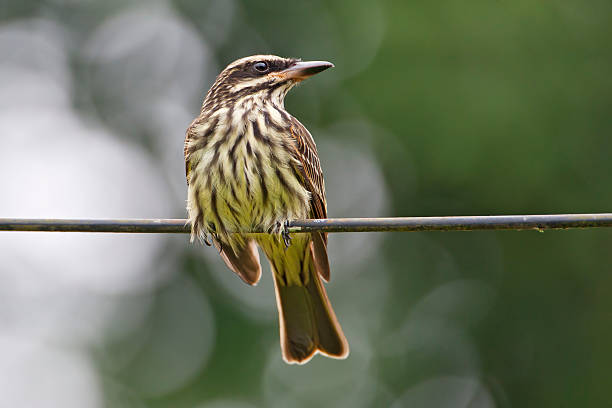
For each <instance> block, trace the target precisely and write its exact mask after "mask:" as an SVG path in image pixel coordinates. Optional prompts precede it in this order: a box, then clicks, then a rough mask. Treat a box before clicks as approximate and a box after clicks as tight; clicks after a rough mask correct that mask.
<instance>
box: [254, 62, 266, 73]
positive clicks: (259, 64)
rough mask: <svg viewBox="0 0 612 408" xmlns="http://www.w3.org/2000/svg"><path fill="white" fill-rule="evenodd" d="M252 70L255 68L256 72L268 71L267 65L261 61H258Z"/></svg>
mask: <svg viewBox="0 0 612 408" xmlns="http://www.w3.org/2000/svg"><path fill="white" fill-rule="evenodd" d="M253 68H255V70H256V71H258V72H266V71H267V70H268V64H266V63H265V62H263V61H259V62H256V63H255V65H253Z"/></svg>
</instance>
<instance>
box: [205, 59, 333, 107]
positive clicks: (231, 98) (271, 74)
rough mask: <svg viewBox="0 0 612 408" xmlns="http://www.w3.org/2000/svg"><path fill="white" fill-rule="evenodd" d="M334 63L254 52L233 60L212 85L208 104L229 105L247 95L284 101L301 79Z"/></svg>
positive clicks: (206, 101)
mask: <svg viewBox="0 0 612 408" xmlns="http://www.w3.org/2000/svg"><path fill="white" fill-rule="evenodd" d="M333 66H334V64H332V63H331V62H327V61H301V60H299V59H295V58H282V57H277V56H275V55H253V56H250V57H245V58H241V59H239V60H236V61H234V62H232V63H231V64H229V65H228V66H227V67H226V68H225V69H224V70H223V71H222V72H221V73H220V74H219V76H218V77H217V79H216V80H215V83H214V84H213V86H212V87H211V88H210V91H209V92H208V95H207V97H206V100H205V101H204V108H206V107H207V104H208V105H210V106H209V107H210V108H213V107H215V106H216V107H221V106H228V105H229V104H232V103H235V102H236V101H239V100H242V99H243V98H244V97H247V98H256V99H260V100H262V101H267V100H269V101H271V102H278V103H281V104H282V103H283V100H284V97H285V95H286V94H287V92H288V91H289V90H290V89H291V88H292V87H294V86H295V85H296V84H297V83H298V82H300V81H303V80H304V79H306V78H308V77H311V76H312V75H314V74H317V73H319V72H321V71H324V70H326V69H327V68H331V67H333Z"/></svg>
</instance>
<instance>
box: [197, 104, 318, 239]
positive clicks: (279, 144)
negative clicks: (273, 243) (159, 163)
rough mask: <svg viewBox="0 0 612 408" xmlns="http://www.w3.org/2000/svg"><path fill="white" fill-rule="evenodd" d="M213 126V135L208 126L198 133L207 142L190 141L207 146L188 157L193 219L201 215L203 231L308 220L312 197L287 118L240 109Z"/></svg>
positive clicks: (235, 229)
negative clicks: (294, 147) (298, 159)
mask: <svg viewBox="0 0 612 408" xmlns="http://www.w3.org/2000/svg"><path fill="white" fill-rule="evenodd" d="M287 115H288V114H287ZM210 123H211V124H212V123H214V124H215V127H214V129H213V130H212V131H210V130H211V129H209V128H208V127H207V126H206V125H205V126H202V127H201V129H199V130H198V133H197V134H201V135H202V137H206V138H207V139H206V141H205V142H203V141H202V140H199V141H198V137H195V138H194V140H193V141H191V142H190V143H191V144H192V145H197V144H198V143H199V146H201V147H200V148H199V149H197V150H194V151H192V152H191V153H190V155H189V157H188V166H189V167H190V175H189V179H190V180H189V200H188V201H189V203H188V208H189V211H190V216H191V218H193V220H195V219H197V218H198V216H199V215H200V217H199V218H201V219H202V222H203V223H204V225H203V227H208V229H211V228H210V227H211V226H210V225H208V224H212V226H213V227H214V228H216V230H219V229H226V230H228V231H230V230H233V231H237V230H245V229H269V228H270V227H272V226H273V225H274V224H275V223H277V222H283V221H285V220H287V219H298V218H306V217H307V215H308V213H309V210H310V208H309V202H310V194H309V192H308V190H307V189H306V187H305V186H304V184H303V179H302V177H301V175H300V172H299V162H298V161H297V160H296V159H295V158H294V156H293V155H292V149H293V141H292V139H291V134H290V131H289V128H288V127H286V126H283V117H282V114H281V113H279V112H276V111H274V110H271V111H262V110H260V109H249V110H246V109H245V110H240V109H235V110H234V111H233V112H231V115H230V114H228V115H227V116H225V117H222V118H216V119H211V121H210ZM210 126H212V125H209V127H210ZM192 213H194V214H192ZM193 220H192V222H193Z"/></svg>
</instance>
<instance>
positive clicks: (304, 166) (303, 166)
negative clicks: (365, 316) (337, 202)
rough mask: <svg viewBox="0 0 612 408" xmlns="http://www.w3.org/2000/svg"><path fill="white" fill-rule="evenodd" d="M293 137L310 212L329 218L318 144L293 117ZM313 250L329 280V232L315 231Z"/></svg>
mask: <svg viewBox="0 0 612 408" xmlns="http://www.w3.org/2000/svg"><path fill="white" fill-rule="evenodd" d="M291 137H292V139H293V142H294V143H293V145H294V147H295V150H294V151H293V156H294V157H295V158H296V159H297V160H298V162H299V163H300V168H299V169H298V170H299V171H300V173H301V174H302V177H303V178H304V183H305V185H306V188H307V189H308V191H309V192H310V212H311V217H312V218H327V202H326V201H325V181H324V180H323V170H322V169H321V162H320V161H319V155H318V154H317V146H316V144H315V141H314V139H313V138H312V135H311V134H310V132H308V130H307V129H306V128H305V127H304V125H302V124H301V123H300V122H299V121H298V120H297V119H295V118H291ZM311 251H312V255H313V259H314V261H315V265H316V268H317V271H318V272H319V274H320V275H321V277H322V278H323V279H325V280H326V281H329V278H330V271H329V261H328V257H327V233H321V232H314V233H313V242H312V243H311Z"/></svg>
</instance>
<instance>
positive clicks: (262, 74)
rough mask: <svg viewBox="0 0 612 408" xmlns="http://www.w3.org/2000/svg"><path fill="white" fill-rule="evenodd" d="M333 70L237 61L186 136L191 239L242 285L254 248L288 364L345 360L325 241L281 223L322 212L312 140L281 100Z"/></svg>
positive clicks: (256, 271) (252, 266)
mask: <svg viewBox="0 0 612 408" xmlns="http://www.w3.org/2000/svg"><path fill="white" fill-rule="evenodd" d="M333 66H334V65H333V64H332V63H330V62H327V61H302V60H301V59H297V58H283V57H278V56H275V55H253V56H249V57H245V58H241V59H238V60H236V61H234V62H232V63H230V64H229V65H228V66H227V67H226V68H225V69H224V70H223V71H222V72H221V73H220V74H219V75H218V76H217V78H216V80H215V81H214V83H213V85H212V86H211V88H210V89H209V91H208V92H207V94H206V97H205V98H204V102H203V104H202V108H201V110H200V114H199V115H198V116H197V117H196V118H195V119H194V120H193V122H192V123H191V124H190V125H189V127H188V129H187V132H186V137H185V144H184V155H185V172H186V175H187V185H188V189H187V190H188V193H187V211H188V214H189V222H190V223H191V241H192V242H193V241H194V240H196V239H199V240H200V241H202V242H204V243H205V244H207V245H209V246H210V245H211V244H212V245H214V246H215V247H216V248H217V250H218V251H219V253H220V255H221V257H222V259H223V260H224V261H225V264H226V265H227V266H228V267H229V269H230V270H232V271H233V272H235V273H236V274H237V275H238V276H239V277H240V278H241V279H242V280H243V281H244V282H246V283H247V284H249V285H255V284H257V282H258V281H259V279H260V277H261V264H260V259H259V252H258V249H257V248H258V247H260V248H261V250H262V251H263V253H264V254H265V256H266V257H267V258H268V260H269V261H270V262H269V263H270V267H271V271H272V275H273V278H274V287H275V294H276V304H277V307H278V315H279V328H280V344H281V352H282V356H283V359H284V360H285V362H287V363H289V364H304V363H306V362H308V361H309V360H310V359H311V358H312V357H313V356H314V355H315V354H321V355H324V356H327V357H332V358H337V359H344V358H346V357H347V356H348V354H349V346H348V342H347V340H346V337H345V335H344V333H343V331H342V328H341V327H340V324H339V323H338V319H337V317H336V315H335V313H334V310H333V309H332V306H331V304H330V301H329V298H328V296H327V293H326V291H325V287H324V286H323V281H326V282H328V281H329V279H330V266H329V260H328V255H327V234H326V233H322V232H311V233H294V234H290V233H289V232H288V225H289V221H292V220H296V219H306V218H318V219H320V218H326V217H327V204H326V200H325V183H324V180H323V172H322V170H321V163H320V160H319V156H318V153H317V148H316V144H315V141H314V139H313V137H312V135H311V134H310V132H309V131H308V130H307V129H306V128H305V127H304V125H302V124H301V123H300V122H299V121H298V120H297V119H296V118H295V117H293V116H292V115H291V114H290V113H289V112H287V110H286V109H285V104H284V100H285V96H286V95H287V93H288V92H289V91H290V90H291V89H292V88H293V87H294V86H296V85H297V84H298V83H300V82H301V81H303V80H305V79H307V78H309V77H311V76H313V75H315V74H317V73H320V72H322V71H324V70H326V69H328V68H331V67H333ZM252 231H264V232H265V233H263V234H261V233H259V234H256V233H251V232H252Z"/></svg>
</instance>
